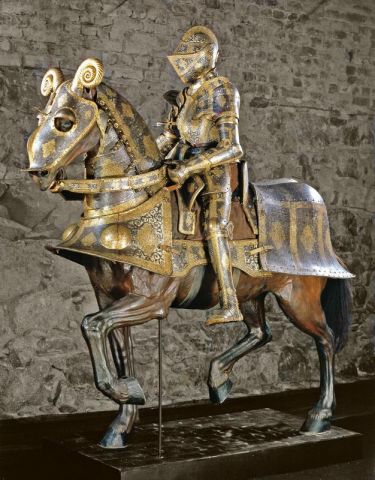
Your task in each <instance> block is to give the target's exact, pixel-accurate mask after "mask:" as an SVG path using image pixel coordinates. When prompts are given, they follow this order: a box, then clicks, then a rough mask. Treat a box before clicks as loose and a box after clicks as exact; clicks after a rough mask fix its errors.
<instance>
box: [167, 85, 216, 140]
mask: <svg viewBox="0 0 375 480" xmlns="http://www.w3.org/2000/svg"><path fill="white" fill-rule="evenodd" d="M197 93H198V92H197ZM176 125H177V128H178V131H179V133H180V136H181V139H182V140H183V141H184V142H187V143H189V144H190V145H193V146H202V145H205V144H207V143H212V142H217V141H218V140H219V135H218V131H217V128H216V126H215V124H214V123H213V121H212V117H211V116H210V115H208V114H207V112H203V111H202V110H201V109H200V107H199V103H198V101H197V95H196V94H194V95H188V94H186V96H185V101H184V104H183V106H182V108H181V110H180V112H179V114H178V116H177V119H176Z"/></svg>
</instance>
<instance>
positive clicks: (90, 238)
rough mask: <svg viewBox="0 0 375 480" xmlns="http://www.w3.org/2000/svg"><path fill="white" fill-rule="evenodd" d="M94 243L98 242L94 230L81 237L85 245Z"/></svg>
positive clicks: (89, 245)
mask: <svg viewBox="0 0 375 480" xmlns="http://www.w3.org/2000/svg"><path fill="white" fill-rule="evenodd" d="M94 243H96V236H95V235H94V233H92V232H91V233H89V234H87V235H85V236H84V237H83V238H81V244H82V245H83V246H84V247H91V246H92V245H94Z"/></svg>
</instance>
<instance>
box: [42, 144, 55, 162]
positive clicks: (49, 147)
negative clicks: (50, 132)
mask: <svg viewBox="0 0 375 480" xmlns="http://www.w3.org/2000/svg"><path fill="white" fill-rule="evenodd" d="M42 151H43V158H47V157H50V156H51V155H53V154H54V153H55V151H56V141H55V140H50V141H49V142H47V143H45V144H43V145H42Z"/></svg>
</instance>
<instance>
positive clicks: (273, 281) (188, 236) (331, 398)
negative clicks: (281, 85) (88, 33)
mask: <svg viewBox="0 0 375 480" xmlns="http://www.w3.org/2000/svg"><path fill="white" fill-rule="evenodd" d="M103 72H104V70H103V65H102V63H101V62H100V61H99V60H97V59H87V60H85V61H84V62H83V63H82V64H81V65H80V66H79V68H78V69H77V71H76V73H75V76H74V78H73V80H64V77H63V74H62V72H61V71H60V70H59V69H56V68H52V69H50V70H48V71H47V73H46V74H45V76H44V78H43V80H42V85H41V92H42V94H43V95H44V96H47V97H49V100H48V103H47V105H46V107H45V108H44V110H43V111H41V112H40V113H39V115H38V119H39V124H38V127H37V128H36V129H35V131H34V132H33V133H32V134H31V136H30V138H29V139H28V145H27V150H28V156H29V163H30V165H29V168H27V169H26V170H27V171H28V172H29V174H30V175H31V177H32V179H33V180H34V181H35V183H36V184H37V185H38V186H39V188H40V190H42V191H50V192H54V193H60V194H61V195H62V196H63V197H64V198H65V199H66V200H69V201H70V200H82V201H83V215H82V216H81V218H80V219H79V220H78V222H77V223H76V224H73V225H71V226H69V227H68V228H67V229H66V230H65V231H64V233H63V238H62V243H61V244H59V245H58V246H56V247H47V248H49V250H51V251H52V252H54V253H56V254H58V255H61V256H63V257H65V258H67V259H70V260H72V261H74V262H77V263H79V264H81V265H83V266H84V267H85V268H86V270H87V272H88V275H89V278H90V281H91V284H92V286H93V288H94V291H95V294H96V298H97V301H98V305H99V311H98V312H97V313H93V314H89V315H86V316H85V318H84V319H83V322H82V333H83V336H84V338H85V340H86V342H87V345H88V349H89V351H90V355H91V360H92V366H93V371H94V378H95V384H96V387H97V388H98V389H99V390H100V391H101V392H102V393H103V394H104V395H106V396H107V397H109V398H110V399H112V400H113V401H114V402H116V403H117V404H118V405H119V412H118V415H117V417H116V418H115V419H114V421H113V422H112V424H111V425H110V426H109V428H108V430H107V432H106V433H105V435H104V437H103V439H102V440H101V443H100V445H101V446H103V447H107V448H121V447H124V446H125V445H126V443H127V441H128V434H129V433H130V431H131V430H132V427H133V424H134V422H135V421H136V419H137V408H138V407H137V406H138V405H141V404H144V403H145V397H144V394H143V391H142V388H141V386H140V384H139V382H138V380H137V379H136V378H135V374H134V362H133V356H132V355H133V353H132V341H131V327H133V326H135V325H139V324H142V323H145V322H149V321H151V320H156V319H158V320H161V319H165V318H166V317H167V315H168V311H169V309H170V308H184V309H186V308H188V309H210V308H212V307H214V306H215V305H217V303H218V288H217V282H216V278H215V273H214V271H213V269H212V266H211V265H210V262H209V255H208V252H207V247H206V244H205V240H204V237H203V234H202V216H203V214H202V208H201V201H200V195H199V192H200V190H201V189H202V186H201V185H199V178H198V179H197V182H196V184H197V185H198V188H194V185H188V186H187V187H186V188H184V189H180V190H177V189H176V188H175V187H174V186H173V185H170V181H169V179H168V175H167V167H166V165H165V164H164V163H163V159H162V156H161V154H160V152H159V149H158V147H157V145H156V142H155V139H154V138H153V136H152V134H151V133H150V130H149V129H148V127H147V126H146V124H145V122H144V120H143V119H142V118H141V116H140V115H139V114H138V112H137V111H136V110H135V108H134V107H133V106H132V105H131V104H130V103H129V102H128V100H126V99H125V98H124V97H123V96H122V95H120V94H119V93H118V92H116V91H115V90H114V89H112V88H111V87H109V86H108V85H105V84H104V83H102V80H103V76H104V73H103ZM76 159H79V161H81V162H82V163H83V162H84V167H85V168H84V171H85V176H84V178H79V179H74V178H67V174H66V171H65V168H66V167H67V166H68V165H69V164H70V163H72V162H73V161H74V160H76ZM245 165H246V164H245ZM82 166H83V165H82ZM246 174H247V170H246V168H242V173H241V174H239V175H238V177H237V183H238V187H237V188H236V189H235V192H234V193H235V194H234V195H233V202H232V208H231V210H232V214H231V221H232V223H233V234H232V235H231V237H232V239H231V241H230V244H231V252H232V261H233V277H234V281H235V284H236V289H237V295H238V299H239V303H240V307H241V312H242V314H243V317H244V323H245V325H246V327H247V333H246V335H244V337H243V338H241V339H240V340H238V341H237V342H236V343H234V345H233V346H232V347H231V348H229V349H228V350H227V351H225V352H223V353H221V354H220V355H218V356H217V357H216V358H214V359H213V360H212V361H211V364H210V370H209V378H208V388H209V395H210V399H211V401H212V402H215V403H222V402H223V401H224V400H225V399H226V398H227V397H228V395H229V393H230V390H231V387H232V381H231V380H230V373H231V371H232V369H233V366H234V364H235V363H236V362H237V361H238V360H239V359H240V358H241V357H243V356H244V355H246V354H248V353H249V352H251V351H253V350H256V349H258V348H260V347H262V346H263V345H266V344H267V343H268V342H269V341H270V340H271V338H272V337H271V332H270V328H269V325H268V324H267V320H266V318H265V309H264V300H265V297H266V295H267V294H268V293H273V295H274V296H275V297H276V299H277V302H278V304H279V306H280V308H281V310H282V311H283V312H284V313H285V315H286V317H287V318H288V319H289V320H290V321H291V322H292V323H293V324H294V325H295V326H296V327H297V328H299V329H300V330H302V331H303V332H305V333H307V334H308V335H310V337H312V338H313V339H314V340H315V343H316V347H317V351H318V355H319V360H320V398H319V401H318V402H317V404H316V405H315V406H314V407H313V408H312V409H311V410H310V411H309V412H308V414H307V417H306V419H305V421H304V423H303V425H302V427H301V430H302V431H303V432H314V433H320V432H323V431H326V430H328V429H329V428H330V422H331V418H332V412H333V409H334V407H335V395H334V357H335V353H336V352H337V351H339V350H340V349H341V348H342V347H343V346H344V344H345V342H346V340H347V337H348V331H349V326H350V320H351V314H350V307H351V290H350V280H349V279H350V278H351V277H352V276H353V275H352V274H350V273H349V272H348V271H347V269H346V268H345V266H344V265H343V263H342V262H341V260H339V259H338V257H337V256H336V255H335V253H334V251H333V248H332V245H331V240H330V232H329V224H328V217H327V212H326V208H325V205H324V203H323V200H322V198H321V197H320V195H319V194H318V192H316V190H314V189H313V188H311V187H309V186H308V185H306V184H304V183H301V182H298V181H295V180H292V179H279V180H273V181H268V182H267V181H265V182H259V183H251V184H249V182H248V179H247V175H246ZM236 192H237V194H236ZM221 328H225V327H221ZM114 367H115V368H114Z"/></svg>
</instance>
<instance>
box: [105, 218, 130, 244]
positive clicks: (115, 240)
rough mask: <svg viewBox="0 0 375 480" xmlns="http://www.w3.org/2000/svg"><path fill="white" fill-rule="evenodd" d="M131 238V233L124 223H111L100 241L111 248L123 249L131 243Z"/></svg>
mask: <svg viewBox="0 0 375 480" xmlns="http://www.w3.org/2000/svg"><path fill="white" fill-rule="evenodd" d="M131 240H132V237H131V233H130V231H129V229H128V228H126V227H125V226H124V225H117V224H115V225H111V226H110V227H107V228H105V229H104V230H103V231H102V233H101V235H100V243H101V244H102V245H103V247H105V248H108V249H109V250H123V249H124V248H126V247H127V246H128V245H130V243H131Z"/></svg>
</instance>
